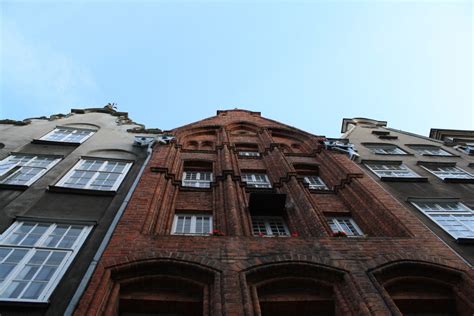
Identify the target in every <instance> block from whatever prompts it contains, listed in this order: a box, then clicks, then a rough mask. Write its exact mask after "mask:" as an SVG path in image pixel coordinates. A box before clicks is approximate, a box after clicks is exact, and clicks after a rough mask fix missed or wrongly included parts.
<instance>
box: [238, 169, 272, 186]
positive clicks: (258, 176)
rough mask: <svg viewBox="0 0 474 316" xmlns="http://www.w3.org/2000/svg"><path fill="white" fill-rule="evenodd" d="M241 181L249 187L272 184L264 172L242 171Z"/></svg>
mask: <svg viewBox="0 0 474 316" xmlns="http://www.w3.org/2000/svg"><path fill="white" fill-rule="evenodd" d="M242 181H244V182H245V183H246V184H247V186H248V187H250V188H271V187H272V185H271V183H270V180H268V177H267V175H266V174H264V173H243V174H242Z"/></svg>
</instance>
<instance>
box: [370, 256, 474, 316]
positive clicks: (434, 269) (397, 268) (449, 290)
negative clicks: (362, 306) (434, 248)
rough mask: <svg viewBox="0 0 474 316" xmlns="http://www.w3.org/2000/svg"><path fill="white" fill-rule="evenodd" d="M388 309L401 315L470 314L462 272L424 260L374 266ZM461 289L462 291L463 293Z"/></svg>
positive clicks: (470, 309)
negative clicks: (379, 266) (376, 267)
mask: <svg viewBox="0 0 474 316" xmlns="http://www.w3.org/2000/svg"><path fill="white" fill-rule="evenodd" d="M373 275H374V276H375V278H376V279H377V281H378V283H379V284H380V285H381V286H382V288H383V289H382V291H383V292H385V294H386V295H384V297H386V298H387V299H388V302H387V303H388V305H389V307H391V309H392V312H394V313H397V312H399V313H402V314H403V315H420V316H421V315H430V316H438V315H439V316H441V315H444V316H446V315H471V314H472V313H473V312H474V303H472V302H469V301H468V300H466V297H469V295H466V294H467V292H468V291H469V289H466V288H463V286H462V283H463V282H462V278H463V275H462V272H461V271H458V270H454V269H451V268H448V267H444V266H440V265H437V264H431V263H426V262H397V263H392V264H388V265H386V266H383V267H381V268H378V269H376V270H375V271H374V272H373ZM463 292H464V293H463Z"/></svg>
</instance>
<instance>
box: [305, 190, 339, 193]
mask: <svg viewBox="0 0 474 316" xmlns="http://www.w3.org/2000/svg"><path fill="white" fill-rule="evenodd" d="M309 192H310V193H315V194H333V193H335V191H334V190H331V189H309Z"/></svg>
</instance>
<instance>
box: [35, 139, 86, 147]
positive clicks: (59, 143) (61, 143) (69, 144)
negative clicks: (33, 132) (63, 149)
mask: <svg viewBox="0 0 474 316" xmlns="http://www.w3.org/2000/svg"><path fill="white" fill-rule="evenodd" d="M31 143H32V144H40V145H63V146H75V147H77V146H79V145H81V143H71V142H55V141H52V140H42V139H33V140H32V141H31Z"/></svg>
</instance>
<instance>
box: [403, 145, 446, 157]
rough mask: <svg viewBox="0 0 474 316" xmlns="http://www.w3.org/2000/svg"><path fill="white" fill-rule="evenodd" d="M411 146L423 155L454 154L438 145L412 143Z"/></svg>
mask: <svg viewBox="0 0 474 316" xmlns="http://www.w3.org/2000/svg"><path fill="white" fill-rule="evenodd" d="M410 148H412V149H413V150H414V151H416V153H417V154H418V155H422V156H452V154H450V153H448V152H447V151H445V150H443V149H441V148H439V147H436V146H428V145H426V146H424V145H410Z"/></svg>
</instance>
